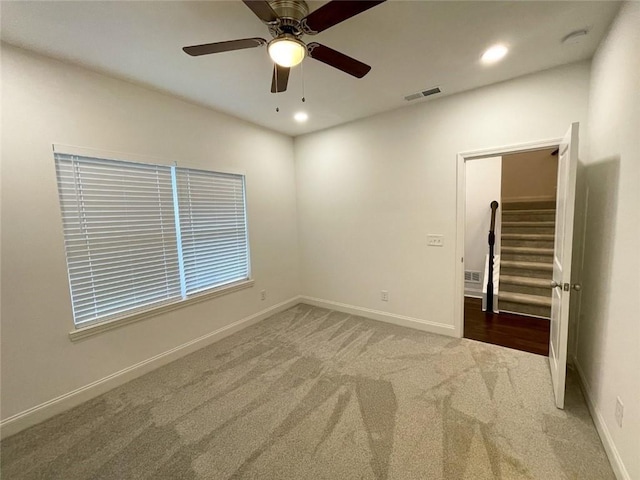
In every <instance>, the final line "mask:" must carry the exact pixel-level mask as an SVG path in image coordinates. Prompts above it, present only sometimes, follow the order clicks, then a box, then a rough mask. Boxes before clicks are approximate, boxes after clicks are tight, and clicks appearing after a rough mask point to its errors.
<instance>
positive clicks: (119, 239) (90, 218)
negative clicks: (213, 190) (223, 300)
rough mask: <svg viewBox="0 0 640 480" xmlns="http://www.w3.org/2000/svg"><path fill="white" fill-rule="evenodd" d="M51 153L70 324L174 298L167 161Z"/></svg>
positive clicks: (177, 284)
mask: <svg viewBox="0 0 640 480" xmlns="http://www.w3.org/2000/svg"><path fill="white" fill-rule="evenodd" d="M55 159H56V170H57V175H58V188H59V194H60V204H61V208H62V219H63V227H64V236H65V248H66V254H67V266H68V270H69V283H70V287H71V296H72V304H73V313H74V318H75V322H76V324H82V323H86V322H90V321H92V320H96V319H98V318H101V317H108V316H110V315H113V314H117V313H121V312H123V311H127V310H131V309H136V308H140V307H145V306H148V305H149V304H152V303H156V302H162V301H165V300H170V299H174V298H176V297H177V298H179V297H180V276H179V271H178V261H177V258H178V249H177V243H176V229H175V221H174V203H173V194H172V185H171V168H170V167H165V166H159V165H145V164H139V163H130V162H121V161H112V160H101V159H94V158H88V157H79V156H71V155H64V154H59V153H56V155H55Z"/></svg>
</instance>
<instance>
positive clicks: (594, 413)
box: [573, 357, 631, 480]
mask: <svg viewBox="0 0 640 480" xmlns="http://www.w3.org/2000/svg"><path fill="white" fill-rule="evenodd" d="M573 365H574V367H575V369H576V371H577V372H578V378H579V379H580V387H581V388H582V393H583V394H584V398H585V399H586V401H587V407H589V412H590V413H591V418H592V419H593V423H594V424H595V426H596V430H597V431H598V435H600V440H601V441H602V445H603V446H604V451H605V452H606V453H607V457H608V458H609V462H610V463H611V467H612V468H613V473H614V474H615V476H616V478H617V479H618V480H631V475H629V472H628V471H627V468H626V467H625V466H624V463H623V461H622V458H620V454H619V453H618V449H617V448H616V444H615V443H613V439H612V438H611V434H610V433H609V427H607V424H606V423H605V421H604V418H602V415H601V414H600V411H599V410H598V409H597V407H596V404H595V403H594V401H593V399H592V398H591V387H590V386H589V382H587V378H586V377H585V375H584V372H583V371H582V367H580V364H579V363H578V359H577V358H575V357H574V358H573Z"/></svg>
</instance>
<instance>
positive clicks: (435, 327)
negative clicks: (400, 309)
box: [300, 295, 456, 337]
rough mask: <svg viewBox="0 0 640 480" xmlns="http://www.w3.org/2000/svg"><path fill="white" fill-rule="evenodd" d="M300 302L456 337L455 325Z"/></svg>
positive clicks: (326, 303) (334, 304)
mask: <svg viewBox="0 0 640 480" xmlns="http://www.w3.org/2000/svg"><path fill="white" fill-rule="evenodd" d="M300 302H301V303H308V304H309V305H314V306H316V307H322V308H328V309H330V310H337V311H338V312H343V313H349V314H351V315H359V316H362V317H367V318H371V319H373V320H378V321H381V322H386V323H392V324H394V325H400V326H401V327H409V328H414V329H416V330H422V331H424V332H430V333H437V334H440V335H446V336H449V337H455V336H456V333H455V327H454V326H453V325H447V324H446V323H438V322H432V321H430V320H423V319H420V318H413V317H406V316H404V315H397V314H395V313H389V312H382V311H380V310H372V309H370V308H365V307H356V306H354V305H348V304H346V303H339V302H333V301H331V300H323V299H321V298H313V297H306V296H304V295H303V296H301V297H300Z"/></svg>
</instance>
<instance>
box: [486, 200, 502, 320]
mask: <svg viewBox="0 0 640 480" xmlns="http://www.w3.org/2000/svg"><path fill="white" fill-rule="evenodd" d="M498 205H499V204H498V202H497V201H495V200H494V201H493V202H491V204H490V205H489V206H490V207H491V226H490V227H489V272H488V274H487V312H493V248H494V247H495V244H496V233H495V229H496V210H498Z"/></svg>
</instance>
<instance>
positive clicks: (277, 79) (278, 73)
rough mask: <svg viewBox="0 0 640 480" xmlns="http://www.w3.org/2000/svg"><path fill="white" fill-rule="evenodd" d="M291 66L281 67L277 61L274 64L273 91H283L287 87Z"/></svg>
mask: <svg viewBox="0 0 640 480" xmlns="http://www.w3.org/2000/svg"><path fill="white" fill-rule="evenodd" d="M290 70H291V69H290V68H289V67H281V66H280V65H278V64H277V63H276V64H275V65H274V66H273V77H272V78H271V93H281V92H284V91H285V90H286V89H287V83H289V71H290Z"/></svg>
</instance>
